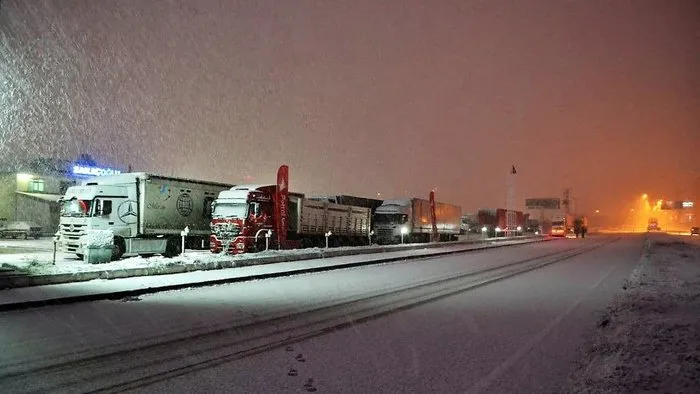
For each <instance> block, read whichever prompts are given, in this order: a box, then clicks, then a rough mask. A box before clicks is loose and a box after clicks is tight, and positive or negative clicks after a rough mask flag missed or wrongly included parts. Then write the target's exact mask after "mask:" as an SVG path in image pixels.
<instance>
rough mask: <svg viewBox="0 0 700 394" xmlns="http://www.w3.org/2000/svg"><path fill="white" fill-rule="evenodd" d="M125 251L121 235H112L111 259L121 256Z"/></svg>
mask: <svg viewBox="0 0 700 394" xmlns="http://www.w3.org/2000/svg"><path fill="white" fill-rule="evenodd" d="M125 251H126V243H124V239H123V238H122V237H114V248H113V249H112V261H117V260H119V259H121V258H122V256H123V255H124V252H125Z"/></svg>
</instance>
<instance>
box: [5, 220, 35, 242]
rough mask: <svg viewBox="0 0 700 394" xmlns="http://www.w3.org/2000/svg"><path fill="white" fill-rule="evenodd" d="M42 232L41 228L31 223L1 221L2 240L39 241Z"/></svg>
mask: <svg viewBox="0 0 700 394" xmlns="http://www.w3.org/2000/svg"><path fill="white" fill-rule="evenodd" d="M41 230H42V227H41V226H37V225H36V224H35V223H31V222H23V221H6V220H0V238H24V239H29V238H34V239H39V237H41Z"/></svg>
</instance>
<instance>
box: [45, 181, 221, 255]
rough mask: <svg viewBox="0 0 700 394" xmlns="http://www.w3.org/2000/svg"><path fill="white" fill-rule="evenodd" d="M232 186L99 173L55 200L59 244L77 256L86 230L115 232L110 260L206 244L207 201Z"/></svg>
mask: <svg viewBox="0 0 700 394" xmlns="http://www.w3.org/2000/svg"><path fill="white" fill-rule="evenodd" d="M232 186H233V185H230V184H223V183H217V182H208V181H198V180H192V179H184V178H174V177H166V176H160V175H154V174H147V173H125V174H119V175H109V176H98V177H94V178H91V179H89V180H86V181H83V182H82V184H81V185H80V186H71V187H69V188H68V190H67V191H66V193H65V195H64V196H63V198H61V200H60V201H59V202H60V203H61V206H62V209H61V218H60V222H59V232H58V233H59V245H60V249H61V250H62V251H63V252H65V253H73V254H76V255H78V257H81V258H82V256H83V254H84V253H85V251H84V250H83V249H82V246H81V238H82V237H83V236H85V235H86V234H87V231H88V230H90V229H96V230H111V231H112V232H113V234H114V248H113V253H112V259H113V260H118V259H119V258H121V257H122V256H123V255H144V256H148V255H153V254H162V255H164V256H169V257H172V256H175V255H178V254H180V253H181V247H182V246H181V232H182V231H184V230H185V228H188V230H189V233H188V235H187V237H186V247H187V248H190V249H206V248H208V246H209V242H208V241H209V235H210V227H209V224H210V220H211V203H212V202H213V201H214V200H215V199H216V196H217V195H218V194H219V192H221V191H222V190H227V189H229V188H231V187H232Z"/></svg>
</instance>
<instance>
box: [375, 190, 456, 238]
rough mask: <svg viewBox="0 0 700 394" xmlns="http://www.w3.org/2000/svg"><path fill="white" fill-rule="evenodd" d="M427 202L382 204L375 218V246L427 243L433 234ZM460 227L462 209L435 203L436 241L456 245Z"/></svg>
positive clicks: (386, 202)
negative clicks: (449, 242) (453, 242)
mask: <svg viewBox="0 0 700 394" xmlns="http://www.w3.org/2000/svg"><path fill="white" fill-rule="evenodd" d="M431 216H432V215H431V209H430V201H429V200H423V199H420V198H411V199H402V200H385V201H384V202H383V203H382V205H381V206H380V207H379V208H377V210H376V212H375V214H374V229H375V233H376V239H377V243H379V244H391V243H399V242H401V239H402V238H403V241H404V242H429V241H430V237H431V234H432V232H433V223H432V220H431ZM461 224H462V208H461V207H459V206H457V205H451V204H447V203H443V202H436V203H435V225H436V230H437V235H438V238H439V239H438V240H439V241H441V242H446V241H456V240H457V236H458V235H459V233H460V228H461Z"/></svg>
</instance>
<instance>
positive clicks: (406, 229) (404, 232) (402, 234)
mask: <svg viewBox="0 0 700 394" xmlns="http://www.w3.org/2000/svg"><path fill="white" fill-rule="evenodd" d="M406 234H408V227H406V226H403V227H401V243H402V244H403V237H404V235H406Z"/></svg>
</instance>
